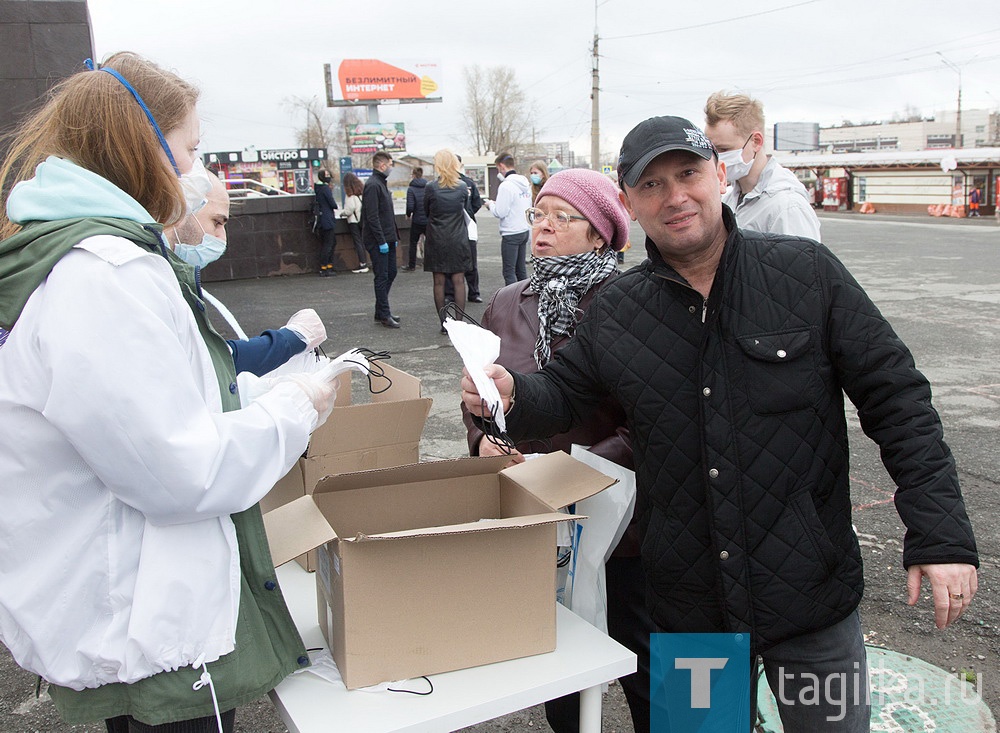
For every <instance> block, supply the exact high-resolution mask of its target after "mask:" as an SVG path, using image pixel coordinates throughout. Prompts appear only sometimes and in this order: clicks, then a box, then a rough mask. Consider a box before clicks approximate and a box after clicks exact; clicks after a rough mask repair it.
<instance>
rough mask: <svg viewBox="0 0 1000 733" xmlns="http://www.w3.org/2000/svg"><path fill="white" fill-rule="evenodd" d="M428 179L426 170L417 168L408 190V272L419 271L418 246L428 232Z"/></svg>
mask: <svg viewBox="0 0 1000 733" xmlns="http://www.w3.org/2000/svg"><path fill="white" fill-rule="evenodd" d="M426 186H427V179H426V178H424V169H423V168H421V167H420V166H417V167H416V168H414V169H413V178H412V180H411V181H410V185H409V186H407V188H406V218H407V219H409V220H410V250H409V252H407V254H406V267H404V268H403V269H404V270H406V271H407V272H413V271H414V270H415V269H417V245H418V244H419V242H420V237H421V236H423V234H424V232H425V231H426V230H427V214H426V213H425V212H424V188H426Z"/></svg>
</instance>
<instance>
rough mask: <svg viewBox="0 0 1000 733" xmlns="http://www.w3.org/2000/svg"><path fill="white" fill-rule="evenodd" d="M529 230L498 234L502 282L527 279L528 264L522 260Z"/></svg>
mask: <svg viewBox="0 0 1000 733" xmlns="http://www.w3.org/2000/svg"><path fill="white" fill-rule="evenodd" d="M530 238H531V232H518V233H517V234H503V235H501V236H500V258H501V260H502V261H503V284H504V285H510V284H512V283H516V282H517V281H518V280H527V279H528V266H527V265H526V264H525V262H524V257H525V253H526V252H527V249H528V240H529V239H530Z"/></svg>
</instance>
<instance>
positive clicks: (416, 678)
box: [386, 675, 434, 695]
mask: <svg viewBox="0 0 1000 733" xmlns="http://www.w3.org/2000/svg"><path fill="white" fill-rule="evenodd" d="M413 679H415V680H424V681H425V682H426V683H427V685H428V686H429V687H430V689H429V690H427V691H426V692H421V691H420V690H397V689H394V688H392V687H387V688H386V692H408V693H409V694H411V695H430V694H431V693H432V692H434V683H433V682H431V681H430V678H429V677H426V676H423V675H422V676H420V677H414V678H413Z"/></svg>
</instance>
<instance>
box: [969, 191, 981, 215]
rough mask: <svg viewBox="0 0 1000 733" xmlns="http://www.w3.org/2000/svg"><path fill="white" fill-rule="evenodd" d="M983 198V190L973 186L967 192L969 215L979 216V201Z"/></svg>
mask: <svg viewBox="0 0 1000 733" xmlns="http://www.w3.org/2000/svg"><path fill="white" fill-rule="evenodd" d="M982 200H983V192H982V191H980V190H979V186H975V187H974V188H973V189H972V192H971V193H970V194H969V216H970V217H972V216H979V202H980V201H982Z"/></svg>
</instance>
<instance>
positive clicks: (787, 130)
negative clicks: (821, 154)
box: [774, 122, 819, 150]
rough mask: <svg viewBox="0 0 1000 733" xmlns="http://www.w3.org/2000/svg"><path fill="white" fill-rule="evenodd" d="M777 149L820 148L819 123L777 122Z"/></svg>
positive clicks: (775, 133)
mask: <svg viewBox="0 0 1000 733" xmlns="http://www.w3.org/2000/svg"><path fill="white" fill-rule="evenodd" d="M774 149H775V150H819V123H817V122H776V123H775V125H774Z"/></svg>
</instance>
